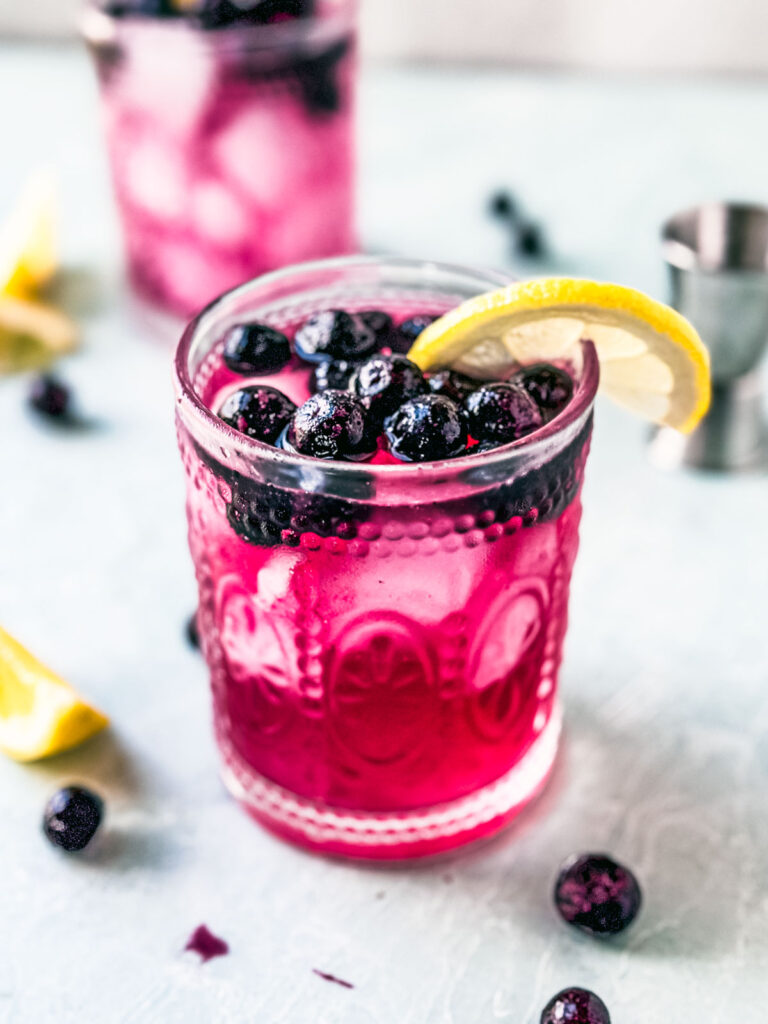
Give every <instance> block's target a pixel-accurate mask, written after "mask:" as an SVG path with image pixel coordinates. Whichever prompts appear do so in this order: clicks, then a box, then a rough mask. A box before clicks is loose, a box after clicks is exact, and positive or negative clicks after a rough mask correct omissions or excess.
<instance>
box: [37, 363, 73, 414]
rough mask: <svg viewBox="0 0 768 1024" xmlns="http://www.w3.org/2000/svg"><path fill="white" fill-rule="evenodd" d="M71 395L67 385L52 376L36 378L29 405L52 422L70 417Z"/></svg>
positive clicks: (45, 375)
mask: <svg viewBox="0 0 768 1024" xmlns="http://www.w3.org/2000/svg"><path fill="white" fill-rule="evenodd" d="M70 401H71V395H70V392H69V388H68V387H67V386H66V384H62V382H61V381H60V380H58V379H57V378H56V377H53V376H51V375H50V374H42V375H41V376H39V377H35V379H34V380H33V381H32V386H31V388H30V389H29V405H30V407H31V408H32V409H34V410H35V412H38V413H40V414H41V415H42V416H46V417H47V418H48V419H51V420H65V419H68V417H69V411H70Z"/></svg>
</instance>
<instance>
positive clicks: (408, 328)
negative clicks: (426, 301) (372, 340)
mask: <svg viewBox="0 0 768 1024" xmlns="http://www.w3.org/2000/svg"><path fill="white" fill-rule="evenodd" d="M437 319H438V318H437V316H433V315H432V314H431V313H420V314H419V315H418V316H412V317H409V318H408V319H407V320H403V322H402V323H401V324H400V326H399V327H398V328H397V330H396V331H395V332H394V334H393V336H392V342H391V344H390V348H391V349H392V351H393V352H400V353H407V352H409V351H410V348H411V345H413V343H414V341H416V339H417V338H418V336H419V335H420V334H421V332H422V331H423V330H425V329H426V328H427V327H429V325H430V324H433V323H434V322H435V320H437Z"/></svg>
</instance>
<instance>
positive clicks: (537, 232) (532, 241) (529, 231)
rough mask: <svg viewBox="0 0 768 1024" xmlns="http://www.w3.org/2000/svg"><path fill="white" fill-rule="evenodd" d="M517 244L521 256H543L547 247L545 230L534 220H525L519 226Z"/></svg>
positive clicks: (532, 257)
mask: <svg viewBox="0 0 768 1024" xmlns="http://www.w3.org/2000/svg"><path fill="white" fill-rule="evenodd" d="M515 244H516V246H517V251H518V252H519V253H520V255H521V256H529V257H530V258H531V259H537V258H539V257H541V256H543V255H544V254H545V252H546V249H547V246H546V242H545V241H544V232H543V231H542V230H541V228H540V227H539V225H538V224H534V223H533V221H525V222H523V223H522V224H520V225H519V226H518V228H517V238H516V242H515Z"/></svg>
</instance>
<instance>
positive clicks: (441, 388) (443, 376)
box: [427, 370, 480, 405]
mask: <svg viewBox="0 0 768 1024" xmlns="http://www.w3.org/2000/svg"><path fill="white" fill-rule="evenodd" d="M427 384H429V390H430V391H431V392H432V394H433V395H442V396H443V397H444V398H450V400H451V401H452V402H456V403H457V405H461V403H462V402H463V401H464V399H465V398H466V397H467V396H468V395H471V394H472V392H473V391H477V389H478V388H479V387H480V385H479V384H478V382H477V381H476V380H472V378H471V377H465V376H464V374H463V373H456V371H455V370H439V371H438V372H437V373H433V374H431V375H430V376H429V378H428V380H427Z"/></svg>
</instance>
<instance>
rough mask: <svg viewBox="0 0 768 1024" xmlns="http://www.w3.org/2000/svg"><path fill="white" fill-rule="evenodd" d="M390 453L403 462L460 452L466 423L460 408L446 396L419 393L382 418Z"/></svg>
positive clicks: (425, 459) (449, 455)
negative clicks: (385, 417) (387, 416)
mask: <svg viewBox="0 0 768 1024" xmlns="http://www.w3.org/2000/svg"><path fill="white" fill-rule="evenodd" d="M384 427H385V431H386V435H387V438H388V439H389V444H390V448H391V451H392V454H393V455H394V456H395V457H396V458H398V459H403V460H404V461H406V462H431V461H434V460H437V459H451V458H454V457H455V456H457V455H463V454H464V452H465V451H466V447H467V424H466V420H465V418H464V415H463V413H462V412H461V409H459V407H458V406H457V405H456V403H455V402H452V401H451V400H450V399H449V398H443V397H442V396H440V395H420V396H419V397H418V398H412V399H411V400H410V401H409V402H406V403H405V404H404V405H401V406H400V408H399V409H398V410H397V412H396V413H394V414H393V415H392V416H390V417H389V419H387V420H386V421H385V424H384Z"/></svg>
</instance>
